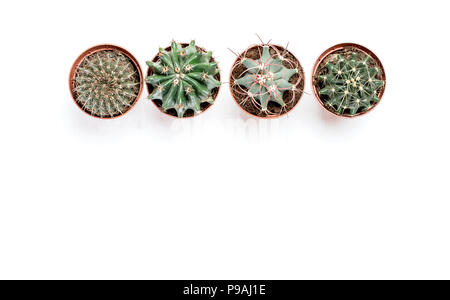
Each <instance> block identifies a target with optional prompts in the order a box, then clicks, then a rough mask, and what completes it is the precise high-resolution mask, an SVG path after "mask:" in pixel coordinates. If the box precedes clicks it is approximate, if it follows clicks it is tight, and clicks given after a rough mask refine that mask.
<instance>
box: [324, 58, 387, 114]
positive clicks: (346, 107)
mask: <svg viewBox="0 0 450 300" xmlns="http://www.w3.org/2000/svg"><path fill="white" fill-rule="evenodd" d="M325 67H326V69H327V72H325V73H324V74H321V75H319V76H318V78H319V80H320V82H321V87H322V88H321V89H320V90H319V95H320V98H321V100H322V101H323V103H324V105H325V106H326V107H327V108H328V109H330V110H331V111H333V112H336V113H337V114H340V115H350V116H353V115H355V114H358V113H360V112H364V111H367V110H368V109H370V108H371V107H372V106H373V105H374V104H375V103H377V102H378V101H380V99H379V98H378V94H379V92H380V89H381V88H382V87H383V86H384V81H383V80H380V79H378V78H379V74H380V72H381V71H380V69H379V68H378V67H376V64H375V62H374V60H373V58H371V57H370V56H367V55H366V56H365V57H364V58H362V59H359V58H358V56H357V54H356V53H354V52H353V53H351V55H349V56H348V57H347V58H345V57H343V56H342V55H340V54H338V55H337V56H336V59H335V60H330V61H328V62H327V63H326V64H325Z"/></svg>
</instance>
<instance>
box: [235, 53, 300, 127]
mask: <svg viewBox="0 0 450 300" xmlns="http://www.w3.org/2000/svg"><path fill="white" fill-rule="evenodd" d="M267 45H268V46H269V47H271V48H272V49H276V50H278V51H279V52H281V53H283V52H284V51H286V52H287V53H288V55H290V56H292V58H293V60H295V64H296V65H297V68H298V71H299V72H298V74H299V75H298V79H296V80H295V81H294V82H291V83H292V84H294V85H295V86H296V87H297V88H299V89H300V93H299V97H298V99H296V98H297V96H295V94H294V99H295V101H296V102H295V103H294V104H293V106H292V107H290V108H289V110H287V111H285V112H281V113H280V114H273V115H269V114H266V115H265V116H260V115H258V114H255V113H253V112H250V111H248V110H246V109H245V108H244V107H242V106H241V104H240V102H239V99H238V97H239V95H238V94H237V92H236V91H235V90H234V89H233V87H232V82H233V81H234V80H235V77H234V76H233V72H234V71H235V69H236V68H237V67H238V66H239V65H238V61H239V60H240V59H241V58H242V57H244V56H245V55H246V54H247V52H248V51H250V50H252V49H254V48H257V47H262V46H263V45H252V46H250V47H248V48H247V49H246V50H245V51H244V52H242V53H241V54H240V55H239V56H238V57H237V58H236V60H235V61H234V63H233V66H232V67H231V71H230V79H229V88H230V93H231V95H232V96H233V99H234V101H235V102H236V104H237V105H238V106H239V107H240V108H241V109H242V110H243V111H244V112H245V113H246V114H248V115H250V116H252V117H257V118H261V119H273V118H278V117H281V116H283V115H286V114H287V113H289V112H290V111H292V110H293V109H294V108H295V107H296V106H297V105H298V103H299V102H300V100H301V99H302V96H303V92H304V87H305V73H304V71H303V67H302V66H301V64H300V61H299V60H298V59H297V58H296V57H295V55H294V54H292V53H291V52H290V51H289V50H287V49H285V48H284V47H282V46H279V45H275V44H267ZM293 76H295V75H293ZM290 81H291V80H290ZM242 89H244V88H243V87H242ZM253 109H254V110H257V109H258V108H257V107H256V106H254V105H253Z"/></svg>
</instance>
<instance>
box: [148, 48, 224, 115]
mask: <svg viewBox="0 0 450 300" xmlns="http://www.w3.org/2000/svg"><path fill="white" fill-rule="evenodd" d="M180 44H181V45H182V46H183V47H186V46H189V43H180ZM195 47H196V48H197V49H200V50H201V51H203V52H204V53H207V51H206V50H205V48H203V47H200V46H197V45H195ZM171 48H172V46H171V45H169V46H168V47H166V48H164V50H166V51H169V50H170V49H171ZM158 56H159V55H158V54H156V55H155V56H154V57H153V59H152V60H151V61H152V62H155V63H156V62H157V61H158ZM211 58H212V59H213V61H214V62H215V63H217V69H218V70H219V81H220V86H219V87H218V90H217V95H216V96H215V97H214V101H213V103H211V105H210V106H208V107H207V108H205V109H204V110H202V111H201V112H200V113H198V114H194V115H192V116H188V117H181V118H179V117H177V116H174V115H171V114H168V113H167V112H165V111H163V110H162V109H161V108H160V107H159V106H158V105H156V103H155V102H154V101H153V100H151V99H148V100H149V101H150V102H152V103H153V105H155V106H156V108H157V109H158V110H159V111H160V112H162V113H163V114H164V115H167V116H169V117H172V118H175V119H177V120H180V119H190V118H194V117H197V116H199V115H202V114H203V113H204V112H205V111H207V110H209V109H210V108H211V107H212V106H213V105H214V104H216V101H217V99H218V98H219V94H220V88H221V87H222V85H223V84H222V81H221V80H220V79H221V77H222V76H221V74H220V73H221V72H220V67H219V63H218V62H217V60H216V59H215V58H214V56H212V55H211ZM146 74H147V76H146V78H147V77H148V76H151V75H152V74H153V71H152V69H150V67H149V66H147V73H146ZM145 86H146V87H147V93H148V95H149V96H150V87H149V86H150V83H148V82H147V79H145Z"/></svg>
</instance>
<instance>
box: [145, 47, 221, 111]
mask: <svg viewBox="0 0 450 300" xmlns="http://www.w3.org/2000/svg"><path fill="white" fill-rule="evenodd" d="M147 65H148V66H149V72H148V77H147V87H148V88H149V93H150V95H149V97H148V98H149V99H150V100H152V101H153V102H154V103H155V104H156V105H157V106H158V107H159V109H160V110H161V111H163V112H164V113H166V114H170V115H173V116H176V117H178V118H183V117H189V116H192V115H197V114H199V113H201V112H202V111H204V110H206V109H207V108H208V107H209V106H211V105H212V104H213V103H214V100H215V98H216V97H217V94H218V91H219V87H220V86H221V82H220V71H219V68H218V66H217V63H216V61H215V60H214V58H213V57H212V52H211V51H209V52H206V51H204V50H203V49H202V48H199V47H197V46H196V45H195V41H191V43H190V44H180V43H176V42H175V41H173V42H172V43H171V46H170V47H168V48H166V49H162V48H160V49H159V54H158V55H157V57H155V59H153V61H148V62H147Z"/></svg>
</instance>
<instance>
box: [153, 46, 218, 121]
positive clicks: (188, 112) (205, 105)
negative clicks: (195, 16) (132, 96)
mask: <svg viewBox="0 0 450 300" xmlns="http://www.w3.org/2000/svg"><path fill="white" fill-rule="evenodd" d="M181 45H182V46H183V47H186V46H188V45H189V44H186V43H182V44H181ZM196 48H197V50H198V51H201V52H203V53H206V50H205V49H203V48H200V47H198V46H196ZM171 49H172V48H171V47H170V46H169V47H167V48H166V49H165V50H166V51H170V50H171ZM152 61H153V62H158V61H159V56H156V57H155V58H154V59H153V60H152ZM210 62H216V60H215V59H214V57H212V56H211V59H210ZM217 65H218V64H217ZM219 71H220V68H219ZM152 74H153V72H152V70H151V69H150V68H148V71H147V76H151V75H152ZM214 78H215V79H216V80H218V81H220V72H219V73H218V74H217V75H215V76H214ZM147 88H148V93H149V94H151V93H153V86H152V85H151V84H149V83H147ZM219 88H220V87H216V88H214V89H212V90H211V97H212V98H213V99H214V101H216V98H217V95H218V94H219ZM152 101H153V103H155V104H156V106H157V107H158V108H159V109H160V110H161V112H163V113H165V114H168V115H171V116H174V117H178V115H177V111H176V110H175V109H174V108H171V109H168V110H166V111H164V110H162V109H161V106H162V101H161V100H152ZM213 104H214V102H213V103H208V102H203V103H200V109H201V110H202V112H204V111H205V110H207V109H208V108H209V107H210V106H211V105H213ZM192 116H194V111H193V110H192V109H188V110H186V112H185V113H184V115H183V118H187V117H192Z"/></svg>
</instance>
